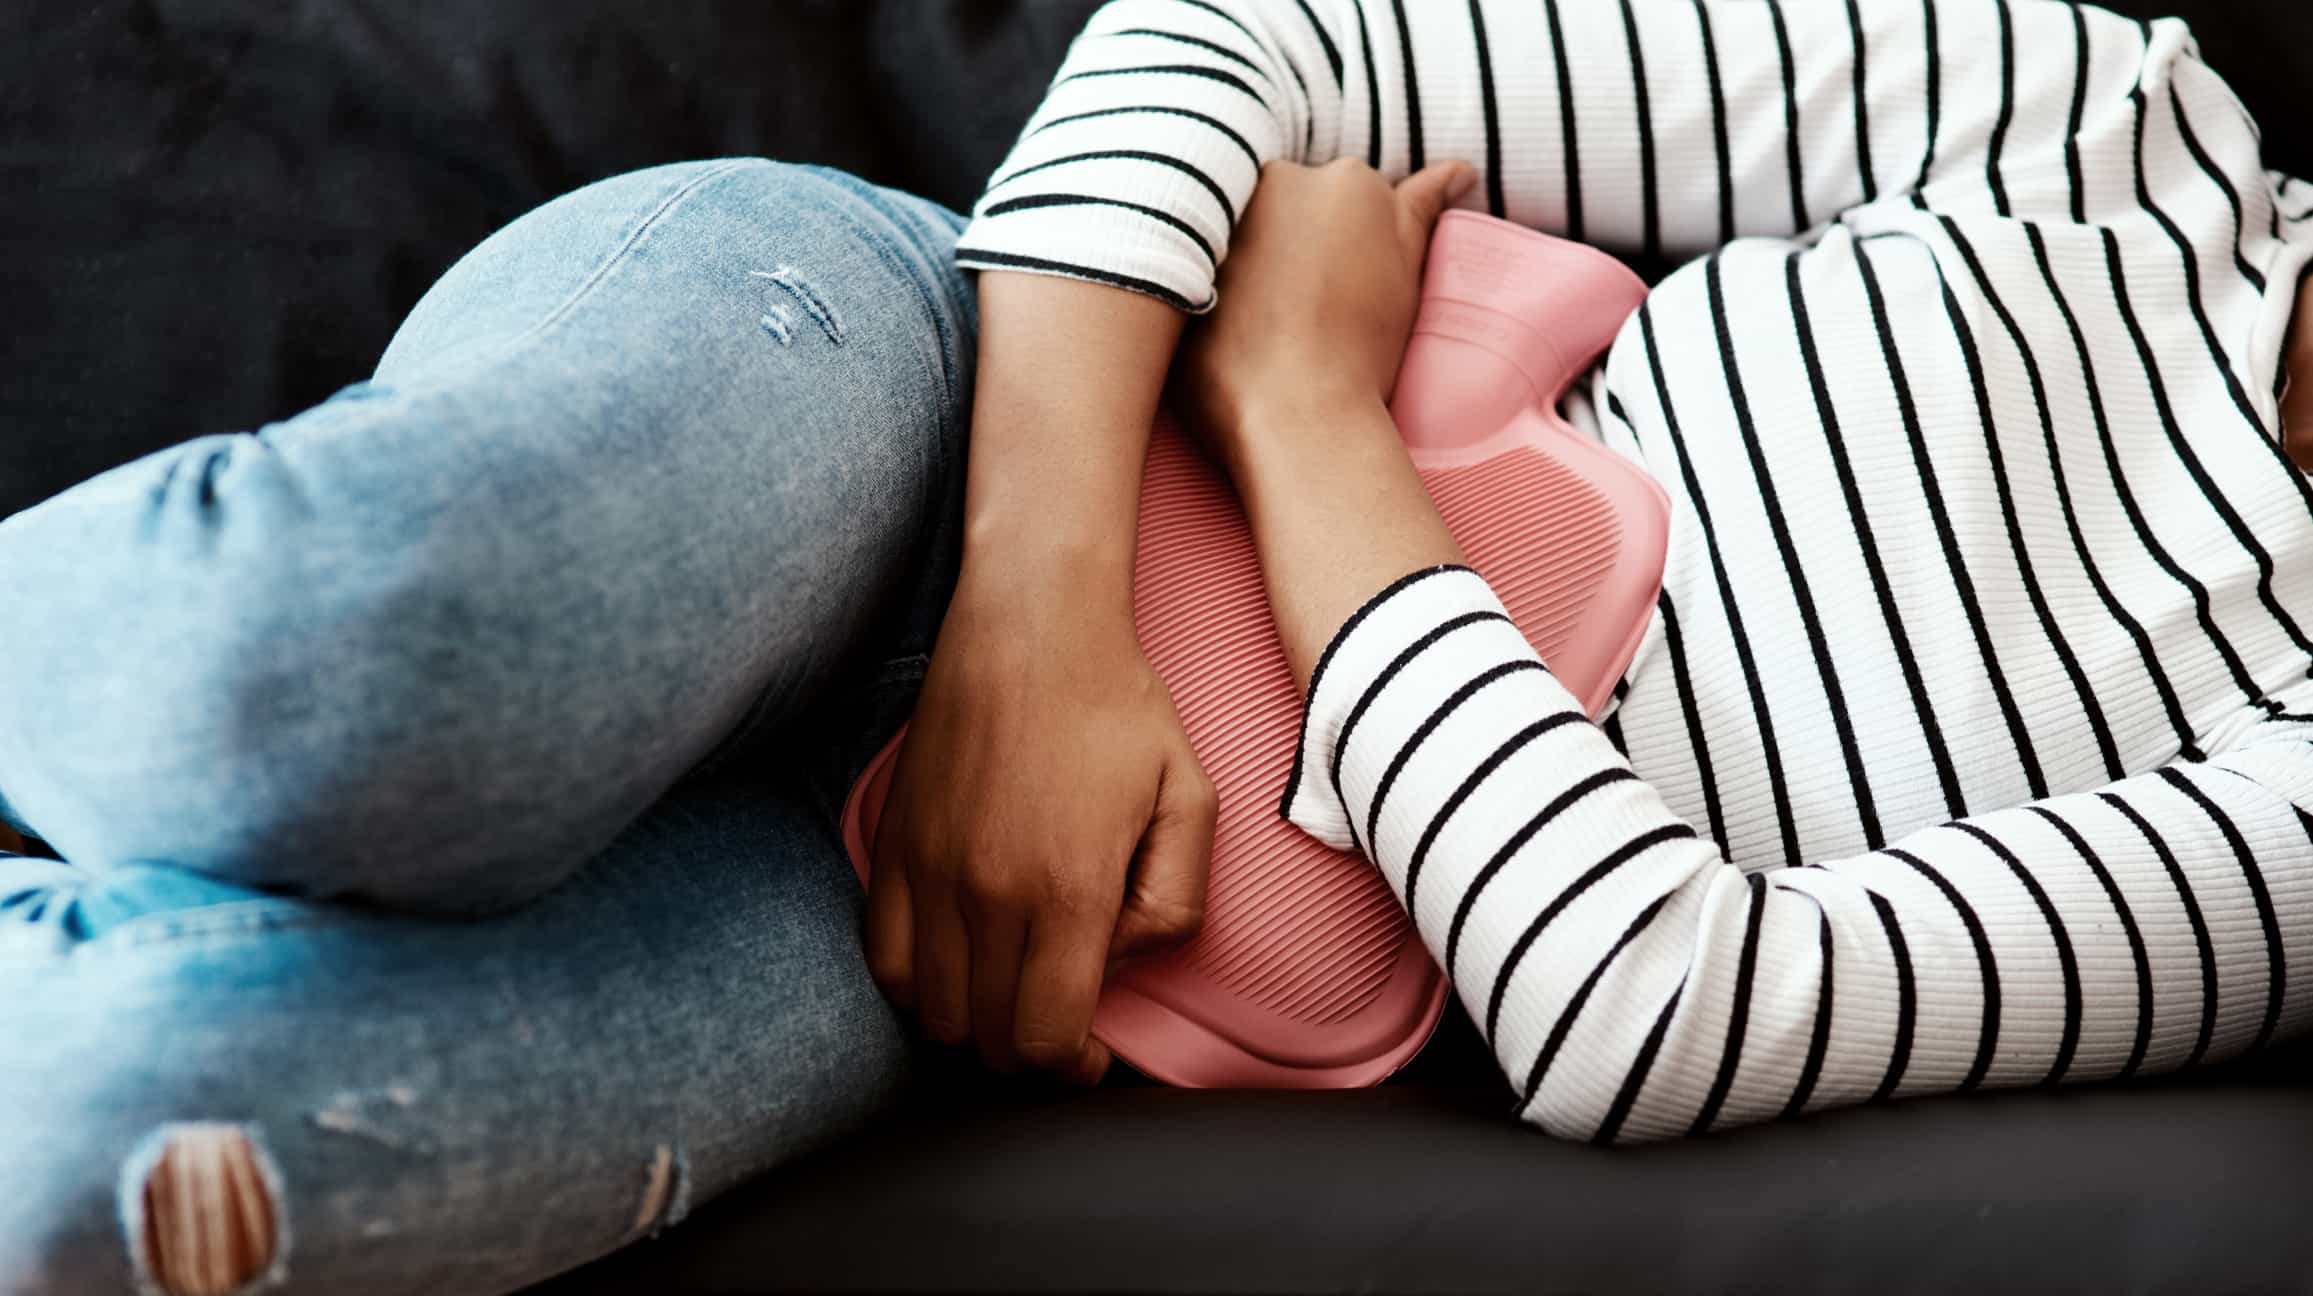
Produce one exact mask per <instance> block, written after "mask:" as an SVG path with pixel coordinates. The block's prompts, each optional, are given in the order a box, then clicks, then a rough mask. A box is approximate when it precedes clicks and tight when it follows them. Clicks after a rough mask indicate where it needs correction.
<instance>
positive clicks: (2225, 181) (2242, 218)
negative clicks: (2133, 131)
mask: <svg viewBox="0 0 2313 1296" xmlns="http://www.w3.org/2000/svg"><path fill="white" fill-rule="evenodd" d="M2168 107H2169V112H2170V113H2171V114H2172V115H2173V116H2174V117H2175V118H2176V129H2177V134H2178V135H2179V136H2180V137H2181V138H2182V139H2183V140H2184V146H2185V152H2187V153H2190V154H2192V159H2193V163H2194V165H2196V166H2198V167H2199V168H2200V169H2201V174H2203V175H2205V176H2207V177H2208V178H2209V179H2210V180H2212V181H2214V182H2215V184H2216V186H2217V189H2218V191H2219V192H2221V193H2223V194H2224V195H2225V202H2226V203H2227V204H2228V205H2230V206H2231V207H2232V209H2233V267H2234V268H2235V269H2237V270H2239V271H2240V272H2241V277H2242V278H2243V279H2246V280H2248V281H2249V286H2250V287H2252V288H2254V289H2256V290H2257V292H2258V295H2260V296H2262V295H2263V294H2264V291H2265V274H2264V272H2263V271H2261V270H2259V269H2257V267H2255V266H2253V265H2250V264H2249V258H2248V257H2247V256H2245V255H2243V254H2242V252H2241V243H2242V241H2243V240H2244V239H2246V238H2247V237H2248V232H2249V218H2248V213H2247V212H2246V211H2245V210H2244V209H2243V208H2242V206H2241V191H2240V190H2239V189H2236V188H2234V187H2233V182H2232V180H2231V178H2230V177H2228V176H2226V175H2225V169H2224V168H2223V167H2221V166H2218V165H2217V160H2216V159H2215V158H2213V157H2210V156H2209V151H2208V150H2207V149H2205V148H2203V147H2201V137H2200V136H2199V135H2198V134H2196V133H2194V131H2193V123H2192V115H2191V114H2189V113H2187V112H2186V111H2185V106H2184V98H2183V96H2181V95H2179V94H2177V92H2176V82H2175V81H2173V80H2172V81H2170V82H2169V84H2168ZM2142 138H2143V136H2142V134H2141V133H2140V134H2139V136H2138V139H2139V141H2140V143H2139V145H2138V150H2139V151H2138V155H2137V156H2138V162H2137V165H2138V167H2139V168H2140V169H2141V168H2142V167H2143V165H2144V163H2143V160H2142V159H2143V152H2142V147H2143V146H2142V143H2141V140H2142ZM2274 210H2276V211H2278V210H2279V208H2278V207H2276V208H2275V209H2274Z"/></svg>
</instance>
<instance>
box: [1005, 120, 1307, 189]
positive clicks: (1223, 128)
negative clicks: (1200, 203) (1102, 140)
mask: <svg viewBox="0 0 2313 1296" xmlns="http://www.w3.org/2000/svg"><path fill="white" fill-rule="evenodd" d="M1127 113H1157V114H1160V115H1162V116H1166V117H1186V118H1188V119H1189V120H1190V121H1193V122H1201V123H1203V124H1204V125H1207V126H1210V127H1212V128H1213V129H1214V130H1216V131H1218V132H1220V133H1221V134H1222V135H1224V136H1226V137H1228V140H1229V142H1230V143H1231V144H1234V145H1236V146H1237V148H1238V149H1239V150H1241V151H1242V152H1243V153H1244V155H1245V160H1246V161H1247V162H1250V163H1252V164H1253V170H1254V172H1255V173H1256V174H1258V173H1259V172H1260V170H1261V154H1260V153H1259V152H1258V151H1257V150H1255V149H1254V147H1253V142H1252V141H1251V140H1248V139H1246V138H1245V137H1244V136H1243V135H1240V134H1238V133H1237V129H1236V127H1234V126H1231V125H1229V123H1227V122H1225V121H1222V120H1221V119H1220V118H1218V117H1212V116H1208V115H1206V114H1204V113H1201V112H1197V111H1195V110H1194V109H1189V108H1175V107H1173V106H1171V105H1170V104H1135V105H1132V106H1130V107H1126V108H1095V109H1093V110H1092V111H1090V112H1080V113H1070V114H1068V115H1067V116H1065V117H1053V118H1049V119H1047V120H1045V121H1041V122H1038V123H1036V128H1035V129H1034V130H1031V131H1029V132H1028V133H1029V134H1030V135H1041V134H1043V133H1044V132H1045V131H1048V130H1050V129H1052V128H1053V127H1055V126H1065V125H1067V124H1069V123H1070V122H1080V121H1089V120H1091V119H1092V118H1095V117H1116V116H1120V115H1123V114H1127Z"/></svg>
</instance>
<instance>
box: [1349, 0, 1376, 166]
mask: <svg viewBox="0 0 2313 1296" xmlns="http://www.w3.org/2000/svg"><path fill="white" fill-rule="evenodd" d="M1349 11H1350V12H1351V13H1353V14H1356V15H1357V46H1358V49H1359V50H1360V51H1362V52H1363V54H1364V57H1365V124H1366V141H1365V164H1366V165H1367V166H1369V167H1372V168H1373V169H1374V170H1376V171H1379V170H1380V169H1381V72H1380V71H1379V70H1378V69H1376V68H1375V67H1374V65H1373V32H1372V31H1371V30H1369V29H1368V28H1367V27H1366V25H1365V5H1364V3H1363V0H1359V3H1356V4H1352V5H1351V6H1349Z"/></svg>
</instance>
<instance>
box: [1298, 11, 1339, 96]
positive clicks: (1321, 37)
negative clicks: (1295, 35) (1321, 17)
mask: <svg viewBox="0 0 2313 1296" xmlns="http://www.w3.org/2000/svg"><path fill="white" fill-rule="evenodd" d="M1293 2H1294V3H1295V4H1297V5H1299V6H1300V7H1301V16H1302V17H1304V18H1307V19H1308V20H1309V29H1310V30H1311V31H1313V32H1316V33H1317V43H1318V44H1319V45H1322V46H1324V47H1325V64H1326V66H1327V67H1330V68H1332V69H1333V84H1334V87H1335V88H1336V89H1339V88H1340V86H1341V83H1342V81H1341V47H1340V46H1338V45H1335V44H1334V43H1333V34H1332V33H1331V32H1328V31H1326V30H1325V24H1324V23H1322V22H1319V21H1318V20H1317V14H1316V11H1315V10H1312V9H1311V8H1310V7H1309V0H1293Z"/></svg>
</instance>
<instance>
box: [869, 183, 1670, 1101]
mask: <svg viewBox="0 0 2313 1296" xmlns="http://www.w3.org/2000/svg"><path fill="white" fill-rule="evenodd" d="M1645 294H1646V286H1645V285H1644V284H1643V283H1642V282H1640V281H1639V279H1638V278H1637V277H1636V276H1635V275H1633V274H1632V273H1631V272H1630V271H1629V270H1627V269H1625V268H1624V267H1623V266H1622V264H1621V263H1620V262H1618V261H1616V260H1614V259H1613V258H1612V257H1609V256H1607V255H1606V254H1604V253H1602V252H1598V251H1595V250H1593V249H1590V248H1587V247H1583V246H1581V245H1579V244H1575V243H1569V242H1566V241H1564V240H1562V239H1555V238H1551V237H1549V236H1547V235H1544V234H1539V233H1536V232H1534V231H1532V230H1529V229H1525V228H1523V227H1521V226H1517V225H1512V224H1510V223H1508V222H1506V221H1500V220H1495V219H1493V218H1491V217H1487V216H1481V215H1478V214H1476V213H1472V212H1463V211H1454V212H1448V213H1447V214H1446V215H1445V217H1444V218H1443V219H1442V220H1440V221H1439V223H1438V228H1437V233H1436V235H1435V237H1434V238H1433V239H1432V241H1431V244H1430V252H1429V260H1428V265H1427V269H1426V271H1425V274H1424V280H1423V285H1422V306H1421V313H1420V316H1419V318H1418V320H1417V322H1416V324H1415V327H1414V334H1413V338H1412V341H1411V342H1410V343H1409V345H1408V347H1407V350H1406V358H1405V365H1404V368H1403V369H1402V370H1400V372H1399V376H1398V384H1397V393H1396V398H1395V399H1394V400H1393V401H1392V403H1391V406H1390V412H1391V414H1392V415H1393V416H1394V417H1395V419H1396V421H1397V426H1398V430H1399V433H1400V434H1401V435H1402V436H1403V437H1404V438H1405V442H1406V446H1407V448H1408V449H1409V450H1410V451H1411V452H1412V455H1413V459H1414V462H1415V465H1416V466H1417V467H1418V468H1419V469H1420V470H1421V474H1422V479H1423V481H1424V482H1425V483H1426V484H1427V485H1428V487H1429V491H1430V496H1431V498H1432V499H1434V500H1436V501H1437V506H1438V510H1439V512H1441V513H1442V514H1443V515H1444V516H1445V520H1446V524H1447V526H1448V527H1449V528H1450V529H1451V530H1452V531H1453V534H1454V538H1455V539H1456V540H1458V541H1459V542H1460V543H1461V546H1462V548H1463V551H1464V552H1465V553H1467V554H1468V555H1469V558H1470V562H1471V565H1472V566H1474V567H1475V568H1477V570H1478V571H1479V572H1480V573H1482V574H1483V575H1484V576H1485V577H1486V579H1487V580H1488V581H1490V582H1491V583H1492V584H1493V586H1494V589H1495V590H1496V591H1497V592H1498V593H1499V594H1500V595H1501V597H1502V601H1503V602H1504V604H1506V605H1507V606H1508V608H1509V611H1510V615H1511V617H1512V618H1513V619H1514V620H1515V621H1516V622H1517V624H1518V627H1519V629H1521V630H1522V631H1524V632H1525V634H1526V637H1527V639H1529V640H1530V641H1531V642H1532V643H1533V645H1534V647H1535V650H1536V651H1537V652H1539V653H1540V654H1541V655H1542V658H1543V660H1544V661H1546V662H1548V663H1549V665H1550V668H1551V670H1552V671H1553V672H1554V673H1555V674H1556V675H1557V676H1558V678H1559V679H1560V680H1561V681H1563V682H1564V683H1565V685H1566V686H1567V688H1568V689H1569V690H1570V691H1571V692H1572V693H1573V694H1574V695H1575V696H1576V697H1578V698H1580V699H1581V700H1582V702H1583V704H1584V705H1585V706H1586V707H1588V708H1589V710H1590V712H1591V714H1592V715H1597V714H1599V713H1600V712H1601V711H1602V710H1603V709H1604V707H1605V705H1606V702H1607V700H1608V698H1609V697H1610V696H1611V695H1612V693H1613V690H1614V685H1615V682H1616V681H1617V680H1619V679H1620V678H1621V677H1622V672H1623V671H1624V669H1625V668H1627V667H1628V666H1629V664H1630V659H1631V657H1632V655H1633V654H1634V653H1635V652H1636V651H1637V649H1638V643H1639V639H1640V637H1641V636H1642V635H1643V634H1644V632H1645V629H1646V624H1647V620H1648V617H1649V615H1650V614H1651V612H1652V610H1653V607H1654V603H1655V599H1656V596H1657V594H1658V593H1659V592H1660V589H1661V584H1662V565H1663V552H1664V546H1665V543H1666V539H1667V536H1668V532H1669V505H1668V502H1667V500H1666V499H1665V498H1664V496H1663V494H1662V491H1661V489H1660V488H1659V487H1657V486H1656V485H1655V483H1654V482H1653V480H1652V479H1651V478H1649V477H1648V476H1647V475H1646V474H1645V473H1643V472H1642V471H1640V470H1639V469H1637V468H1636V467H1635V466H1633V465H1632V464H1630V463H1629V462H1627V461H1626V460H1624V459H1623V458H1621V457H1620V456H1618V455H1616V454H1615V453H1613V452H1612V451H1609V450H1606V449H1605V448H1603V447H1601V446H1599V445H1598V444H1596V443H1595V442H1593V441H1591V440H1590V439H1588V438H1586V437H1584V436H1582V435H1581V434H1579V433H1577V432H1576V431H1575V430H1574V429H1573V428H1571V427H1569V426H1568V425H1567V424H1566V422H1565V421H1564V420H1563V419H1561V418H1560V417H1559V416H1558V414H1557V412H1556V410H1557V405H1558V402H1559V400H1560V398H1561V397H1563V396H1564V395H1565V394H1566V391H1567V389H1568V388H1569V387H1570V386H1571V385H1572V384H1573V383H1574V382H1575V380H1576V379H1578V378H1579V377H1581V376H1582V374H1583V373H1584V372H1585V371H1586V370H1587V369H1588V368H1589V367H1590V366H1591V365H1592V364H1593V363H1594V362H1595V361H1596V360H1597V359H1598V357H1599V355H1600V354H1602V353H1603V352H1604V351H1605V349H1606V347H1607V346H1608V345H1609V344H1610V343H1611V342H1612V341H1613V339H1614V335H1615V333H1616V332H1617V331H1618V330H1619V329H1620V328H1621V327H1622V325H1623V323H1624V321H1625V320H1627V319H1628V318H1629V317H1630V315H1631V313H1632V312H1633V311H1635V310H1637V309H1638V306H1639V303H1640V302H1641V301H1642V300H1643V298H1644V297H1645ZM1139 537H1140V539H1139V555H1138V559H1137V561H1136V565H1135V568H1134V583H1133V612H1134V618H1135V621H1136V624H1137V627H1138V630H1139V634H1140V640H1141V645H1142V647H1143V648H1144V649H1145V650H1146V651H1147V653H1148V658H1149V661H1150V663H1151V664H1152V665H1153V666H1154V667H1155V668H1156V671H1157V674H1158V675H1159V676H1160V677H1161V678H1162V679H1163V680H1164V682H1165V684H1166V686H1167V688H1168V689H1170V691H1171V693H1172V698H1173V703H1174V705H1175V707H1176V708H1177V709H1178V710H1179V712H1180V717H1181V722H1182V724H1183V725H1184V726H1185V727H1186V729H1187V731H1188V736H1189V741H1190V743H1191V744H1192V745H1193V746H1194V747H1195V749H1196V752H1197V756H1198V759H1199V760H1200V761H1202V762H1203V764H1204V767H1205V771H1206V773H1207V774H1209V775H1210V776H1211V777H1212V780H1213V782H1214V784H1215V785H1216V786H1217V787H1218V789H1219V793H1220V823H1219V827H1218V828H1217V830H1216V832H1215V834H1214V839H1213V866H1212V877H1211V884H1210V890H1209V892H1208V896H1207V900H1206V910H1205V922H1204V927H1203V929H1202V931H1201V932H1200V933H1199V934H1198V936H1197V937H1196V939H1195V940H1193V941H1191V942H1190V943H1189V944H1188V945H1186V946H1184V947H1182V948H1181V949H1179V950H1177V951H1175V952H1173V953H1171V954H1169V955H1166V956H1163V957H1159V958H1154V959H1150V960H1146V961H1143V962H1140V963H1138V964H1135V965H1132V966H1129V967H1126V968H1124V969H1122V970H1120V971H1118V972H1117V973H1116V974H1115V975H1114V976H1113V977H1111V978H1110V980H1109V983H1108V985H1107V988H1106V989H1105V990H1104V992H1103V993H1102V996H1101V1000H1100V1007H1099V1011H1098V1013H1097V1014H1096V1015H1095V1017H1094V1020H1093V1027H1092V1029H1093V1033H1094V1034H1095V1035H1097V1036H1098V1037H1099V1038H1100V1039H1101V1040H1102V1041H1103V1042H1105V1043H1106V1044H1107V1045H1108V1046H1109V1047H1110V1048H1111V1049H1112V1050H1114V1051H1115V1053H1116V1055H1117V1056H1118V1057H1120V1058H1123V1059H1124V1060H1125V1061H1126V1062H1128V1063H1130V1064H1131V1065H1132V1066H1134V1067H1135V1068H1137V1069H1139V1070H1140V1071H1142V1072H1144V1073H1146V1074H1147V1075H1149V1076H1152V1077H1154V1078H1156V1079H1158V1080H1161V1081H1164V1082H1166V1083H1169V1084H1175V1085H1186V1086H1195V1087H1237V1088H1278V1089H1342V1088H1352V1087H1356V1086H1360V1085H1369V1084H1374V1083H1376V1082H1378V1081H1380V1080H1381V1079H1382V1078H1383V1077H1385V1076H1387V1075H1388V1074H1389V1073H1391V1072H1392V1071H1395V1070H1396V1069H1397V1068H1399V1067H1400V1066H1403V1065H1405V1063H1406V1062H1407V1061H1408V1060H1409V1059H1411V1058H1412V1057H1413V1055H1414V1054H1415V1053H1417V1052H1419V1051H1420V1049H1421V1047H1422V1045H1423V1044H1424V1043H1425V1042H1426V1041H1427V1040H1428V1039H1429V1036H1430V1032H1431V1030H1432V1029H1433V1028H1435V1027H1436V1025H1437V1021H1438V1017H1439V1015H1440V1014H1441V1013H1442V1012H1443V1010H1444V1008H1445V998H1446V981H1445V977H1444V974H1443V973H1441V972H1440V971H1439V970H1438V967H1437V964H1436V963H1435V962H1433V961H1432V960H1431V959H1430V957H1429V954H1428V952H1427V951H1426V950H1424V949H1423V948H1422V944H1421V941H1420V938H1419V937H1418V936H1417V935H1416V933H1415V932H1414V930H1413V927H1412V924H1411V923H1410V922H1408V921H1407V919H1406V916H1405V913H1404V911H1403V910H1401V909H1400V908H1399V907H1398V904H1397V899H1396V897H1395V896H1394V895H1392V894H1391V892H1390V889H1389V885H1388V883H1387V882H1385V881H1384V880H1383V879H1382V877H1381V874H1380V873H1379V872H1378V871H1376V870H1375V869H1374V868H1373V867H1372V866H1371V865H1370V864H1368V863H1367V862H1366V861H1365V860H1364V859H1362V858H1360V857H1358V856H1356V855H1349V854H1343V853H1341V852H1338V851H1335V850H1332V849H1329V848H1327V847H1325V846H1323V845H1320V844H1319V843H1318V842H1317V841H1315V840H1314V839H1312V838H1310V837H1308V836H1307V835H1305V834H1303V833H1302V832H1301V831H1300V830H1299V829H1297V828H1295V827H1293V825H1291V824H1290V823H1288V822H1286V821H1285V820H1284V819H1282V818H1280V817H1279V815H1278V811H1277V806H1278V800H1279V797H1280V795H1281V794H1282V792H1283V790H1284V787H1285V781H1286V778H1287V776H1288V772H1289V770H1290V768H1291V766H1292V763H1293V752H1294V745H1295V743H1296V741H1297V738H1298V730H1299V725H1300V715H1301V697H1300V695H1299V693H1298V691H1297V690H1296V689H1295V687H1294V684H1293V678H1292V676H1291V674H1290V673H1289V672H1288V670H1287V668H1286V665H1285V654H1284V649H1283V648H1282V647H1281V646H1280V645H1279V643H1278V642H1277V634H1276V630H1275V627H1274V626H1273V625H1272V623H1271V621H1270V618H1269V604H1268V599H1267V596H1266V594H1265V593H1264V591H1263V589H1262V584H1261V568H1260V563H1259V561H1258V559H1257V558H1256V557H1255V554H1254V551H1253V538H1252V533H1251V532H1250V531H1249V530H1248V529H1247V527H1246V523H1245V519H1244V515H1243V513H1242V512H1241V511H1240V510H1239V508H1238V505H1237V500H1236V497H1235V496H1234V495H1233V494H1232V493H1231V491H1230V489H1229V485H1228V483H1227V481H1225V480H1224V479H1223V478H1222V477H1221V475H1220V474H1219V472H1218V471H1217V470H1216V469H1215V468H1214V467H1213V466H1212V465H1211V464H1210V463H1209V462H1207V461H1206V459H1205V458H1204V456H1203V455H1202V453H1201V452H1200V451H1199V450H1198V449H1197V448H1196V446H1195V445H1194V443H1193V442H1192V441H1191V440H1190V439H1189V438H1188V437H1186V436H1185V435H1184V434H1183V433H1182V432H1181V430H1180V428H1179V427H1178V426H1177V425H1176V424H1175V423H1174V422H1173V420H1172V418H1171V417H1170V416H1169V415H1167V416H1164V417H1160V418H1159V420H1158V422H1157V425H1156V428H1155V431H1154V434H1153V436H1152V438H1151V440H1150V444H1149V452H1148V466H1147V474H1146V477H1145V479H1144V483H1143V485H1142V488H1141V503H1140V532H1139ZM905 737H906V734H905V732H904V731H903V732H902V733H901V734H900V735H899V736H897V737H895V738H893V739H892V741H891V743H890V744H889V745H888V746H886V747H885V748H884V749H883V750H882V751H881V752H879V753H878V754H877V755H876V757H875V759H874V760H873V761H872V762H871V763H870V764H869V766H868V768H867V770H866V772H865V773H863V774H862V775H861V776H860V779H859V782H858V783H857V784H856V785H855V786H854V787H853V788H852V791H851V796H850V799H849V801H848V803H847V804H846V805H845V806H844V815H843V828H844V841H845V845H846V846H847V847H848V848H849V850H850V852H851V858H852V862H853V863H854V865H856V866H857V867H858V869H859V871H860V876H861V877H862V878H863V879H864V878H865V877H866V876H867V870H868V865H869V860H870V850H869V844H870V843H871V842H873V841H874V839H875V828H876V821H877V816H878V814H879V812H880V811H881V809H882V807H883V800H884V796H885V793H886V791H887V790H888V788H889V785H890V782H891V773H892V767H893V763H894V760H895V758H896V757H897V756H898V753H899V747H900V743H901V742H902V740H904V738H905Z"/></svg>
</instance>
